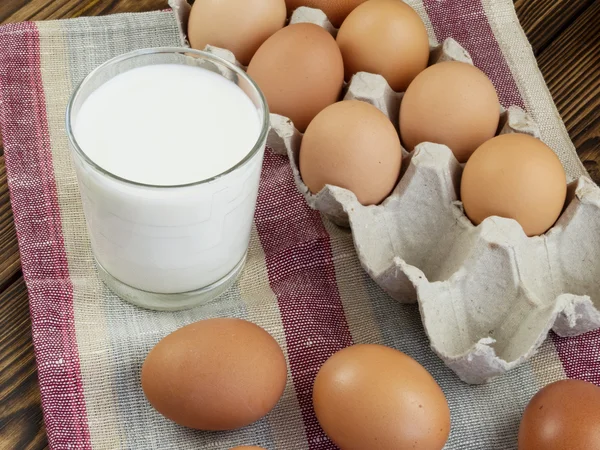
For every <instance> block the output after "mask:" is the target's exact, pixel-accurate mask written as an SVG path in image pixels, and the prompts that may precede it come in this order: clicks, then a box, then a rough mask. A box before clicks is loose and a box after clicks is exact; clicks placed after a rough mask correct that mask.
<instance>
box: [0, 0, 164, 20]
mask: <svg viewBox="0 0 600 450" xmlns="http://www.w3.org/2000/svg"><path fill="white" fill-rule="evenodd" d="M9 3H10V2H9ZM18 3H19V4H21V7H20V8H18V9H16V10H14V9H12V8H8V6H5V7H4V8H3V9H4V10H5V11H4V15H2V14H3V9H2V8H0V21H2V22H22V21H25V20H49V19H66V18H73V17H79V16H100V15H106V14H113V13H123V12H143V11H152V10H157V9H165V8H168V6H169V5H168V3H167V0H89V1H74V0H19V2H18Z"/></svg>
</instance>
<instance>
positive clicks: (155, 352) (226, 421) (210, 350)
mask: <svg viewBox="0 0 600 450" xmlns="http://www.w3.org/2000/svg"><path fill="white" fill-rule="evenodd" d="M286 380H287V367H286V361H285V357H284V355H283V352H282V351H281V349H280V348H279V345H278V344H277V342H276V341H275V339H273V338H272V337H271V336H270V335H269V333H267V332H266V331H265V330H263V329H262V328H260V327H259V326H257V325H254V324H253V323H250V322H247V321H245V320H240V319H211V320H203V321H200V322H196V323H194V324H191V325H188V326H186V327H183V328H181V329H179V330H177V331H175V332H174V333H172V334H170V335H168V336H167V337H165V338H164V339H163V340H162V341H160V342H159V343H158V344H157V345H156V346H155V347H154V348H153V349H152V351H151V352H150V353H149V354H148V356H147V357H146V361H145V362H144V365H143V367H142V388H143V390H144V394H145V395H146V398H147V399H148V401H149V402H150V404H151V405H152V406H153V407H154V408H155V409H156V410H157V411H158V412H159V413H161V414H162V415H164V416H165V417H167V418H168V419H170V420H172V421H174V422H176V423H178V424H179V425H183V426H185V427H189V428H194V429H198V430H233V429H237V428H241V427H244V426H246V425H249V424H251V423H253V422H255V421H257V420H259V419H260V418H262V417H263V416H265V415H266V414H267V413H268V412H269V411H271V409H273V407H275V405H276V404H277V402H278V401H279V398H280V397H281V395H282V394H283V391H284V389H285V385H286Z"/></svg>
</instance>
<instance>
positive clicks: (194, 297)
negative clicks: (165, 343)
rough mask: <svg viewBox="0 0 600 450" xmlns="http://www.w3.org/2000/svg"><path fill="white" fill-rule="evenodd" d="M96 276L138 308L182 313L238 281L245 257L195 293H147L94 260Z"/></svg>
mask: <svg viewBox="0 0 600 450" xmlns="http://www.w3.org/2000/svg"><path fill="white" fill-rule="evenodd" d="M94 260H95V262H96V267H97V268H98V274H99V275H100V279H101V280H102V282H103V283H104V284H105V285H106V286H107V287H108V288H109V289H110V290H111V291H112V292H113V293H115V294H116V295H118V296H119V297H120V298H121V299H123V300H125V301H126V302H129V303H131V304H133V305H135V306H139V307H140V308H145V309H152V310H155V311H182V310H185V309H191V308H194V307H196V306H200V305H204V304H206V303H209V302H210V301H212V300H214V299H216V298H217V297H219V296H220V295H221V294H223V293H224V292H225V291H226V290H227V289H229V288H230V287H231V285H233V283H235V281H236V280H237V279H238V277H239V275H240V273H241V272H242V269H243V268H244V264H245V263H246V255H244V257H243V258H242V259H241V260H240V262H239V263H237V265H236V266H235V267H234V268H233V270H232V271H231V272H229V273H228V274H227V275H225V276H224V277H223V278H221V279H220V280H218V281H216V282H215V283H213V284H211V285H209V286H206V287H205V288H202V289H198V290H196V291H190V292H183V293H180V294H157V293H155V292H147V291H143V290H140V289H136V288H134V287H131V286H129V285H128V284H125V283H123V282H121V281H119V280H117V279H116V278H115V277H114V276H112V275H111V274H110V273H108V272H107V270H106V269H105V268H104V267H102V264H100V263H99V262H98V260H97V259H95V258H94Z"/></svg>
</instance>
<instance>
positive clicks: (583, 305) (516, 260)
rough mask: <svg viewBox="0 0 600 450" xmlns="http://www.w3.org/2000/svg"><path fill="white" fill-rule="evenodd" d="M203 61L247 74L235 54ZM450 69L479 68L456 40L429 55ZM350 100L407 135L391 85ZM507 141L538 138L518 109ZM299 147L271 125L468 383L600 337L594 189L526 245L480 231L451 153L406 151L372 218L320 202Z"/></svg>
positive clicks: (571, 191) (584, 188)
mask: <svg viewBox="0 0 600 450" xmlns="http://www.w3.org/2000/svg"><path fill="white" fill-rule="evenodd" d="M169 4H170V5H171V7H172V8H173V11H174V13H175V14H176V15H177V17H178V19H179V23H180V25H181V32H182V35H183V37H184V38H185V24H186V23H187V17H188V15H189V9H190V6H189V4H188V3H187V2H186V1H185V0H171V1H170V2H169ZM301 22H310V23H314V24H317V25H320V26H322V27H323V28H325V29H326V30H328V31H329V32H330V33H331V34H332V35H333V36H334V37H335V35H336V34H337V29H336V28H334V27H333V26H332V25H331V23H330V22H329V20H327V17H326V16H325V14H324V13H323V12H321V11H319V10H316V9H312V8H306V7H303V8H298V9H297V10H296V11H295V12H294V14H293V15H292V18H291V19H290V23H301ZM205 50H206V51H208V52H210V53H213V54H216V55H218V56H220V57H222V58H224V59H226V60H228V61H230V62H232V63H235V64H237V65H238V66H241V65H240V64H239V63H238V62H237V61H236V60H235V57H234V55H233V53H231V52H230V51H228V50H225V49H219V48H216V47H212V46H207V48H206V49H205ZM443 61H461V62H465V63H469V64H472V60H471V58H470V56H469V55H468V53H467V52H466V51H465V50H464V49H463V48H462V47H461V46H460V45H459V44H458V43H457V42H456V41H454V40H453V39H447V40H446V41H444V43H443V44H442V45H439V46H432V48H431V52H430V61H429V63H430V64H436V63H439V62H443ZM344 93H345V94H344V100H353V99H355V100H361V101H365V102H368V103H371V104H372V105H374V106H376V107H377V108H378V109H379V110H381V111H382V112H383V113H384V114H386V115H387V116H388V117H389V118H390V120H391V121H392V123H393V124H394V125H395V126H396V127H397V124H398V115H399V110H400V103H401V101H402V96H403V94H402V93H397V92H394V91H393V90H392V89H391V88H390V86H389V85H388V83H387V82H386V81H385V79H384V78H383V77H382V76H380V75H375V74H369V73H358V74H356V75H355V76H354V77H353V78H352V79H351V81H350V83H349V84H348V85H346V86H345V87H344ZM498 133H499V134H504V133H525V134H529V135H532V136H534V137H536V138H539V137H540V133H539V130H538V127H537V125H536V124H535V123H534V122H533V120H532V119H531V118H530V117H529V115H528V114H527V113H526V112H524V111H523V110H521V109H519V108H517V107H510V108H508V110H506V111H504V110H503V111H502V112H501V120H500V126H499V130H498ZM301 142H302V134H301V133H300V132H299V131H298V130H297V129H296V128H295V127H294V125H293V123H292V122H291V121H290V120H289V119H288V118H286V117H282V116H279V115H277V114H271V131H270V133H269V137H268V140H267V145H268V146H269V147H270V148H271V149H272V150H274V151H275V152H278V153H281V154H287V155H288V157H289V160H290V164H291V167H292V170H293V174H294V180H295V183H296V185H297V187H298V189H299V191H300V192H301V193H302V194H303V195H304V197H305V199H306V201H307V203H308V204H309V205H310V206H311V207H312V208H314V209H316V210H319V211H320V212H321V213H322V214H323V215H324V216H327V217H329V218H330V219H331V220H332V221H333V222H334V223H336V224H338V225H340V226H349V227H350V228H351V229H352V235H353V239H354V244H355V247H356V251H357V254H358V257H359V259H360V262H361V264H362V266H363V268H364V269H365V270H366V271H367V273H368V274H369V275H370V276H371V277H372V278H373V280H375V282H376V283H377V284H379V285H380V286H381V287H382V288H383V289H384V290H385V291H386V292H387V293H388V294H389V295H390V296H391V297H393V298H394V299H396V300H398V301H400V302H402V303H415V302H417V303H418V305H419V309H420V313H421V317H422V320H423V325H424V328H425V331H426V334H427V336H428V337H429V339H430V343H431V347H432V349H433V350H434V351H435V353H436V354H437V355H438V356H439V357H440V358H441V359H442V360H443V361H444V362H445V364H446V365H447V366H448V367H450V368H451V369H452V370H453V371H454V372H455V373H456V374H457V375H458V376H459V377H460V379H461V380H463V381H465V382H467V383H471V384H480V383H484V382H486V381H488V380H490V379H492V378H494V377H497V376H499V375H502V374H503V373H505V372H507V371H508V370H511V369H512V368H515V367H517V366H518V365H520V364H521V363H523V362H525V361H527V360H528V359H529V358H530V357H531V356H532V355H534V354H535V352H536V351H537V349H538V348H539V346H540V345H541V344H542V343H543V342H544V340H545V339H546V337H547V335H548V332H549V331H550V330H551V329H552V330H554V331H555V332H556V333H557V334H558V335H559V336H576V335H579V334H582V333H586V332H588V331H592V330H595V329H597V328H599V327H600V310H599V308H600V261H599V259H598V255H600V239H599V236H600V188H598V186H596V185H595V184H594V183H593V182H592V181H591V180H590V179H589V178H587V177H581V178H580V179H579V180H576V181H574V182H572V183H571V184H570V185H569V187H568V196H567V202H566V206H565V209H564V211H563V213H562V215H561V217H560V218H559V220H558V221H557V223H556V224H555V225H554V226H553V227H552V229H550V230H549V231H548V232H547V233H545V234H544V235H542V236H536V237H527V236H526V235H525V233H524V232H523V229H522V228H521V226H520V225H519V224H518V223H517V222H516V221H514V220H511V219H505V218H500V217H490V218H488V219H486V220H485V221H483V223H481V224H480V225H479V226H474V225H473V224H472V223H471V221H470V220H469V219H468V218H467V217H466V215H465V214H464V211H463V207H462V204H461V202H460V200H459V190H460V189H459V187H460V178H461V175H462V170H463V167H464V165H462V164H460V163H459V162H458V161H457V160H456V158H455V157H454V155H453V153H452V152H451V151H450V149H449V148H448V147H446V146H444V145H439V144H433V143H422V144H420V145H418V146H417V147H416V148H415V150H414V151H413V152H411V153H408V152H406V151H405V150H404V149H403V165H402V173H401V178H400V180H399V182H398V184H397V186H396V187H395V189H394V190H393V192H392V193H391V194H390V196H389V197H388V198H387V199H386V200H385V201H384V202H383V203H381V204H380V205H377V206H363V205H361V204H360V203H359V202H358V200H357V199H356V196H355V195H354V194H353V193H352V192H350V191H348V190H346V189H343V188H340V187H336V186H326V187H325V188H324V189H323V190H322V191H320V192H319V193H317V194H312V193H311V192H310V190H309V189H308V188H307V187H306V185H305V184H304V183H303V182H302V177H301V174H300V171H299V169H298V167H299V164H298V157H299V152H300V145H301ZM424 200H426V202H424Z"/></svg>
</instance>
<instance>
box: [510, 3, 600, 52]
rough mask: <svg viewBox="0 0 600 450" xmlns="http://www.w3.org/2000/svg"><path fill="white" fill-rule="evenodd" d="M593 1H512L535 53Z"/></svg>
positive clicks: (544, 46)
mask: <svg viewBox="0 0 600 450" xmlns="http://www.w3.org/2000/svg"><path fill="white" fill-rule="evenodd" d="M595 1H597V0H554V1H531V0H516V1H515V2H514V3H515V9H516V11H517V15H518V16H519V21H520V22H521V26H522V27H523V30H525V34H527V38H528V39H529V42H530V43H531V46H532V47H533V51H534V52H535V54H536V55H537V54H539V53H540V52H541V51H543V50H544V49H545V48H546V47H547V46H548V45H549V44H550V43H551V42H552V41H553V40H554V38H555V37H556V36H558V35H559V34H560V33H561V32H562V31H564V30H565V29H567V28H568V27H569V25H570V24H571V23H573V21H574V20H575V19H577V17H579V16H580V15H581V13H583V12H584V11H585V10H586V9H587V8H588V7H589V6H590V5H592V4H593V3H594V2H595Z"/></svg>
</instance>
